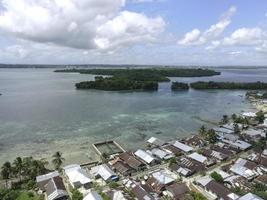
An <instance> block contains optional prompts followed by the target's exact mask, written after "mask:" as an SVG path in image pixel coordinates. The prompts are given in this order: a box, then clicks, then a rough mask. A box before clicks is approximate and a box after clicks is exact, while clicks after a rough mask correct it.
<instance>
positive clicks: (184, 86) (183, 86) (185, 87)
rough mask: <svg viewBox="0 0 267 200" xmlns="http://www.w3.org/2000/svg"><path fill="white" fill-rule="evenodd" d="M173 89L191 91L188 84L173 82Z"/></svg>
mask: <svg viewBox="0 0 267 200" xmlns="http://www.w3.org/2000/svg"><path fill="white" fill-rule="evenodd" d="M171 89H172V90H173V91H179V90H188V89H189V85H188V84H187V83H181V82H172V86H171Z"/></svg>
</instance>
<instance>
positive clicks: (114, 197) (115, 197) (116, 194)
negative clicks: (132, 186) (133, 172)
mask: <svg viewBox="0 0 267 200" xmlns="http://www.w3.org/2000/svg"><path fill="white" fill-rule="evenodd" d="M106 194H107V196H108V197H109V199H111V200H127V199H126V198H125V195H124V194H123V192H122V191H121V190H109V191H107V192H106Z"/></svg>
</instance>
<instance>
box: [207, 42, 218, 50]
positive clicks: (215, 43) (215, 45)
mask: <svg viewBox="0 0 267 200" xmlns="http://www.w3.org/2000/svg"><path fill="white" fill-rule="evenodd" d="M220 44H221V41H219V40H214V41H211V44H210V45H209V46H207V47H206V48H205V49H206V50H213V49H216V48H217V47H218V46H220Z"/></svg>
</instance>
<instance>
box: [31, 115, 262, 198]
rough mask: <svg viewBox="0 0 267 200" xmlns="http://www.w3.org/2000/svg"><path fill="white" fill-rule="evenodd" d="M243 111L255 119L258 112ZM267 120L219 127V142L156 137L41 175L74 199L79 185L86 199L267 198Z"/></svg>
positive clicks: (49, 187)
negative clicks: (88, 162) (130, 148)
mask: <svg viewBox="0 0 267 200" xmlns="http://www.w3.org/2000/svg"><path fill="white" fill-rule="evenodd" d="M242 117H246V118H249V120H251V121H253V120H254V119H255V117H256V115H255V113H243V114H242ZM265 123H266V120H265V121H264V123H261V124H259V123H253V124H252V125H251V124H249V125H244V124H238V123H231V122H229V123H225V124H222V125H220V126H218V127H214V128H213V130H214V131H215V134H216V138H217V142H215V143H209V142H208V141H206V140H205V139H203V138H202V137H201V136H200V135H193V136H190V137H188V138H183V139H174V140H173V141H168V142H166V141H163V140H161V139H158V138H155V137H151V138H149V139H148V140H147V147H146V148H144V149H137V150H135V151H124V152H122V153H117V154H115V155H111V156H110V157H109V158H108V159H106V160H105V161H103V162H99V163H98V164H96V165H94V166H90V167H89V166H80V165H77V164H74V165H68V166H65V167H63V169H62V172H60V173H59V172H57V171H54V172H51V173H49V174H45V175H42V176H38V177H37V178H36V181H37V184H38V187H39V189H40V190H41V191H43V192H44V193H45V194H46V198H47V199H48V200H61V199H71V191H72V190H73V189H77V190H79V191H80V193H82V195H83V199H84V200H101V199H112V200H127V199H137V200H156V199H177V200H178V199H194V198H195V197H194V193H195V192H198V193H201V195H203V196H204V197H206V198H207V199H222V200H263V198H261V197H260V196H258V195H257V194H256V193H255V187H256V186H257V184H260V185H263V186H265V187H266V184H267V147H266V130H267V125H266V124H265ZM236 127H238V129H239V131H238V133H237V131H236ZM258 143H260V144H261V146H260V148H255V147H257V144H258ZM265 192H266V191H265Z"/></svg>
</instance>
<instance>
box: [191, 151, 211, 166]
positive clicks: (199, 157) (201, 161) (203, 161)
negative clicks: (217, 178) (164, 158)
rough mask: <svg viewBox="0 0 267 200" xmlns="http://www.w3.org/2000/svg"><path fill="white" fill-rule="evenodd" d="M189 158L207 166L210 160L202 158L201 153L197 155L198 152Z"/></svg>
mask: <svg viewBox="0 0 267 200" xmlns="http://www.w3.org/2000/svg"><path fill="white" fill-rule="evenodd" d="M188 157H189V158H192V159H193V160H196V161H198V162H200V163H203V164H205V163H206V162H207V160H208V158H207V157H205V156H202V155H200V154H199V153H196V152H194V153H192V154H190V155H188Z"/></svg>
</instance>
